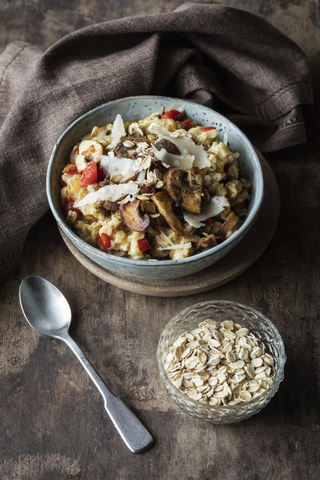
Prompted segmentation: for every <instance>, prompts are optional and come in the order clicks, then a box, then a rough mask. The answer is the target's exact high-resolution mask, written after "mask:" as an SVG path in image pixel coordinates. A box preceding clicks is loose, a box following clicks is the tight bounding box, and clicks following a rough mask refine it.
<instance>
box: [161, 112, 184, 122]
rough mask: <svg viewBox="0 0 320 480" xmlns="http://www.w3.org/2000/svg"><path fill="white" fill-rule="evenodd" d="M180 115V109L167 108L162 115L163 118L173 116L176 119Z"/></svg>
mask: <svg viewBox="0 0 320 480" xmlns="http://www.w3.org/2000/svg"><path fill="white" fill-rule="evenodd" d="M179 115H181V112H179V110H167V111H166V112H164V113H163V114H162V115H161V118H172V119H173V120H176V118H177V117H178V116H179Z"/></svg>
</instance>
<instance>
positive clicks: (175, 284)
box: [60, 153, 280, 297]
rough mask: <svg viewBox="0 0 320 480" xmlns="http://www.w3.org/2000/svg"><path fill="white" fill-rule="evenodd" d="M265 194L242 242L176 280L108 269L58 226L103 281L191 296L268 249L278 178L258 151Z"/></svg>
mask: <svg viewBox="0 0 320 480" xmlns="http://www.w3.org/2000/svg"><path fill="white" fill-rule="evenodd" d="M259 158H260V161H261V165H262V169H263V175H264V187H265V194H264V200H263V205H262V208H261V211H260V214H259V217H258V218H257V219H256V221H255V223H254V224H253V226H252V227H251V229H250V230H249V232H248V233H247V235H246V236H245V237H244V238H243V239H242V240H241V242H240V243H239V244H238V245H237V246H236V247H235V248H234V249H233V250H232V251H231V252H230V253H228V254H227V255H226V256H225V257H223V258H222V259H221V260H219V261H218V262H217V263H214V264H213V265H211V266H210V267H208V268H206V269H204V270H201V271H200V272H197V273H195V274H194V275H188V276H187V277H182V278H178V279H170V280H150V279H147V280H145V279H141V278H136V277H124V276H123V275H117V274H115V273H113V272H111V271H107V270H105V269H104V268H102V267H100V266H99V265H98V264H96V263H95V262H93V261H92V260H90V259H89V258H87V257H86V256H85V255H83V254H82V253H81V252H79V251H78V250H77V249H76V248H75V246H74V245H73V244H72V243H71V242H70V240H69V239H68V238H67V237H66V236H65V234H64V233H63V232H62V230H61V229H60V233H61V235H62V238H63V240H64V241H65V243H66V245H67V247H68V248H69V250H70V251H71V253H72V254H73V255H74V256H75V257H76V259H77V260H78V261H79V262H80V263H81V264H82V265H83V266H84V267H85V268H87V269H88V270H89V271H90V272H91V273H93V274H94V275H96V276H97V277H99V278H101V279H102V280H104V281H105V282H107V283H109V284H111V285H114V286H116V287H119V288H122V289H123V290H127V291H129V292H133V293H138V294H141V295H149V296H154V297H179V296H184V295H193V294H196V293H201V292H205V291H208V290H211V289H213V288H217V287H219V286H221V285H223V284H224V283H227V282H229V281H230V280H232V279H233V278H235V277H237V276H238V275H240V274H241V273H242V272H244V271H245V270H246V269H247V268H249V267H250V266H251V265H252V264H253V263H254V262H255V261H256V260H257V259H258V258H259V257H260V256H261V254H262V253H263V252H264V250H265V249H266V248H267V246H268V244H269V242H270V240H271V239H272V237H273V234H274V232H275V229H276V227H277V224H278V219H279V210H280V197H279V190H278V185H277V181H276V179H275V177H274V175H273V172H272V170H271V168H270V166H269V165H268V163H267V161H266V160H265V158H264V157H263V156H262V155H261V154H260V153H259Z"/></svg>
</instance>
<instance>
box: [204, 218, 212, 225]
mask: <svg viewBox="0 0 320 480" xmlns="http://www.w3.org/2000/svg"><path fill="white" fill-rule="evenodd" d="M204 223H206V224H207V225H210V227H213V226H214V220H213V218H212V217H210V218H207V219H206V220H205V221H204Z"/></svg>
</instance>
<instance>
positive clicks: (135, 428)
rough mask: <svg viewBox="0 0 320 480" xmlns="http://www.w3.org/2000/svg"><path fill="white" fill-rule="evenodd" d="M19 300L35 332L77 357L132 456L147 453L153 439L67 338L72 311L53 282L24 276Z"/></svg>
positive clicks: (70, 339)
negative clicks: (62, 346)
mask: <svg viewBox="0 0 320 480" xmlns="http://www.w3.org/2000/svg"><path fill="white" fill-rule="evenodd" d="M19 299H20V305H21V309H22V311H23V314H24V316H25V317H26V319H27V321H28V322H29V324H30V325H31V327H32V328H34V329H35V330H36V331H37V332H39V333H41V334H43V335H47V336H48V337H53V338H57V339H59V340H62V341H64V342H65V343H66V344H67V345H68V346H69V347H70V348H71V350H72V351H73V353H74V354H75V355H76V357H77V358H78V360H79V361H80V363H81V364H82V366H83V367H84V368H85V370H86V371H87V373H88V375H89V376H90V378H91V379H92V381H93V383H94V384H95V385H96V387H97V388H98V390H99V392H100V393H101V395H102V397H103V399H104V406H105V409H106V410H107V412H108V414H109V416H110V418H111V420H112V422H113V423H114V425H115V427H116V429H117V430H118V432H119V433H120V435H121V437H122V439H123V440H124V442H125V444H126V445H127V447H128V448H129V449H130V450H131V451H132V452H133V453H140V452H143V451H145V450H147V449H148V448H149V447H150V446H151V444H152V442H153V439H152V437H151V435H150V433H149V432H148V430H147V429H146V428H145V427H144V426H143V425H142V423H141V422H140V421H139V420H138V419H137V417H136V416H135V415H134V414H133V412H132V411H131V410H130V409H129V408H128V407H127V406H126V405H125V403H124V402H123V401H122V400H121V398H119V397H117V396H116V395H114V394H113V393H112V392H111V391H110V390H109V389H108V388H107V387H106V385H105V384H104V383H103V381H102V380H101V378H100V377H99V376H98V374H97V373H96V372H95V370H94V369H93V367H92V365H91V364H90V363H89V361H88V360H87V358H86V357H85V356H84V354H83V353H82V351H81V350H80V348H79V347H78V345H77V344H76V343H75V342H74V340H73V339H72V338H71V337H70V335H69V332H68V330H69V327H70V323H71V309H70V306H69V303H68V302H67V300H66V298H65V297H64V295H63V294H62V293H61V292H60V290H58V289H57V288H56V287H55V286H54V285H52V283H50V282H48V281H47V280H45V279H44V278H41V277H37V276H29V277H26V278H25V279H24V280H23V281H22V282H21V285H20V289H19Z"/></svg>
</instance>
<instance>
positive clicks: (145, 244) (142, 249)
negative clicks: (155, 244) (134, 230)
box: [137, 237, 150, 252]
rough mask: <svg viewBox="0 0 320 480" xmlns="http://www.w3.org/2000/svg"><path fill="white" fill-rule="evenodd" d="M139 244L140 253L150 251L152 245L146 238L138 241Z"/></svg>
mask: <svg viewBox="0 0 320 480" xmlns="http://www.w3.org/2000/svg"><path fill="white" fill-rule="evenodd" d="M137 244H138V247H139V250H140V252H146V251H147V250H150V244H149V242H148V240H147V239H146V237H143V238H139V240H138V241H137Z"/></svg>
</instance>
